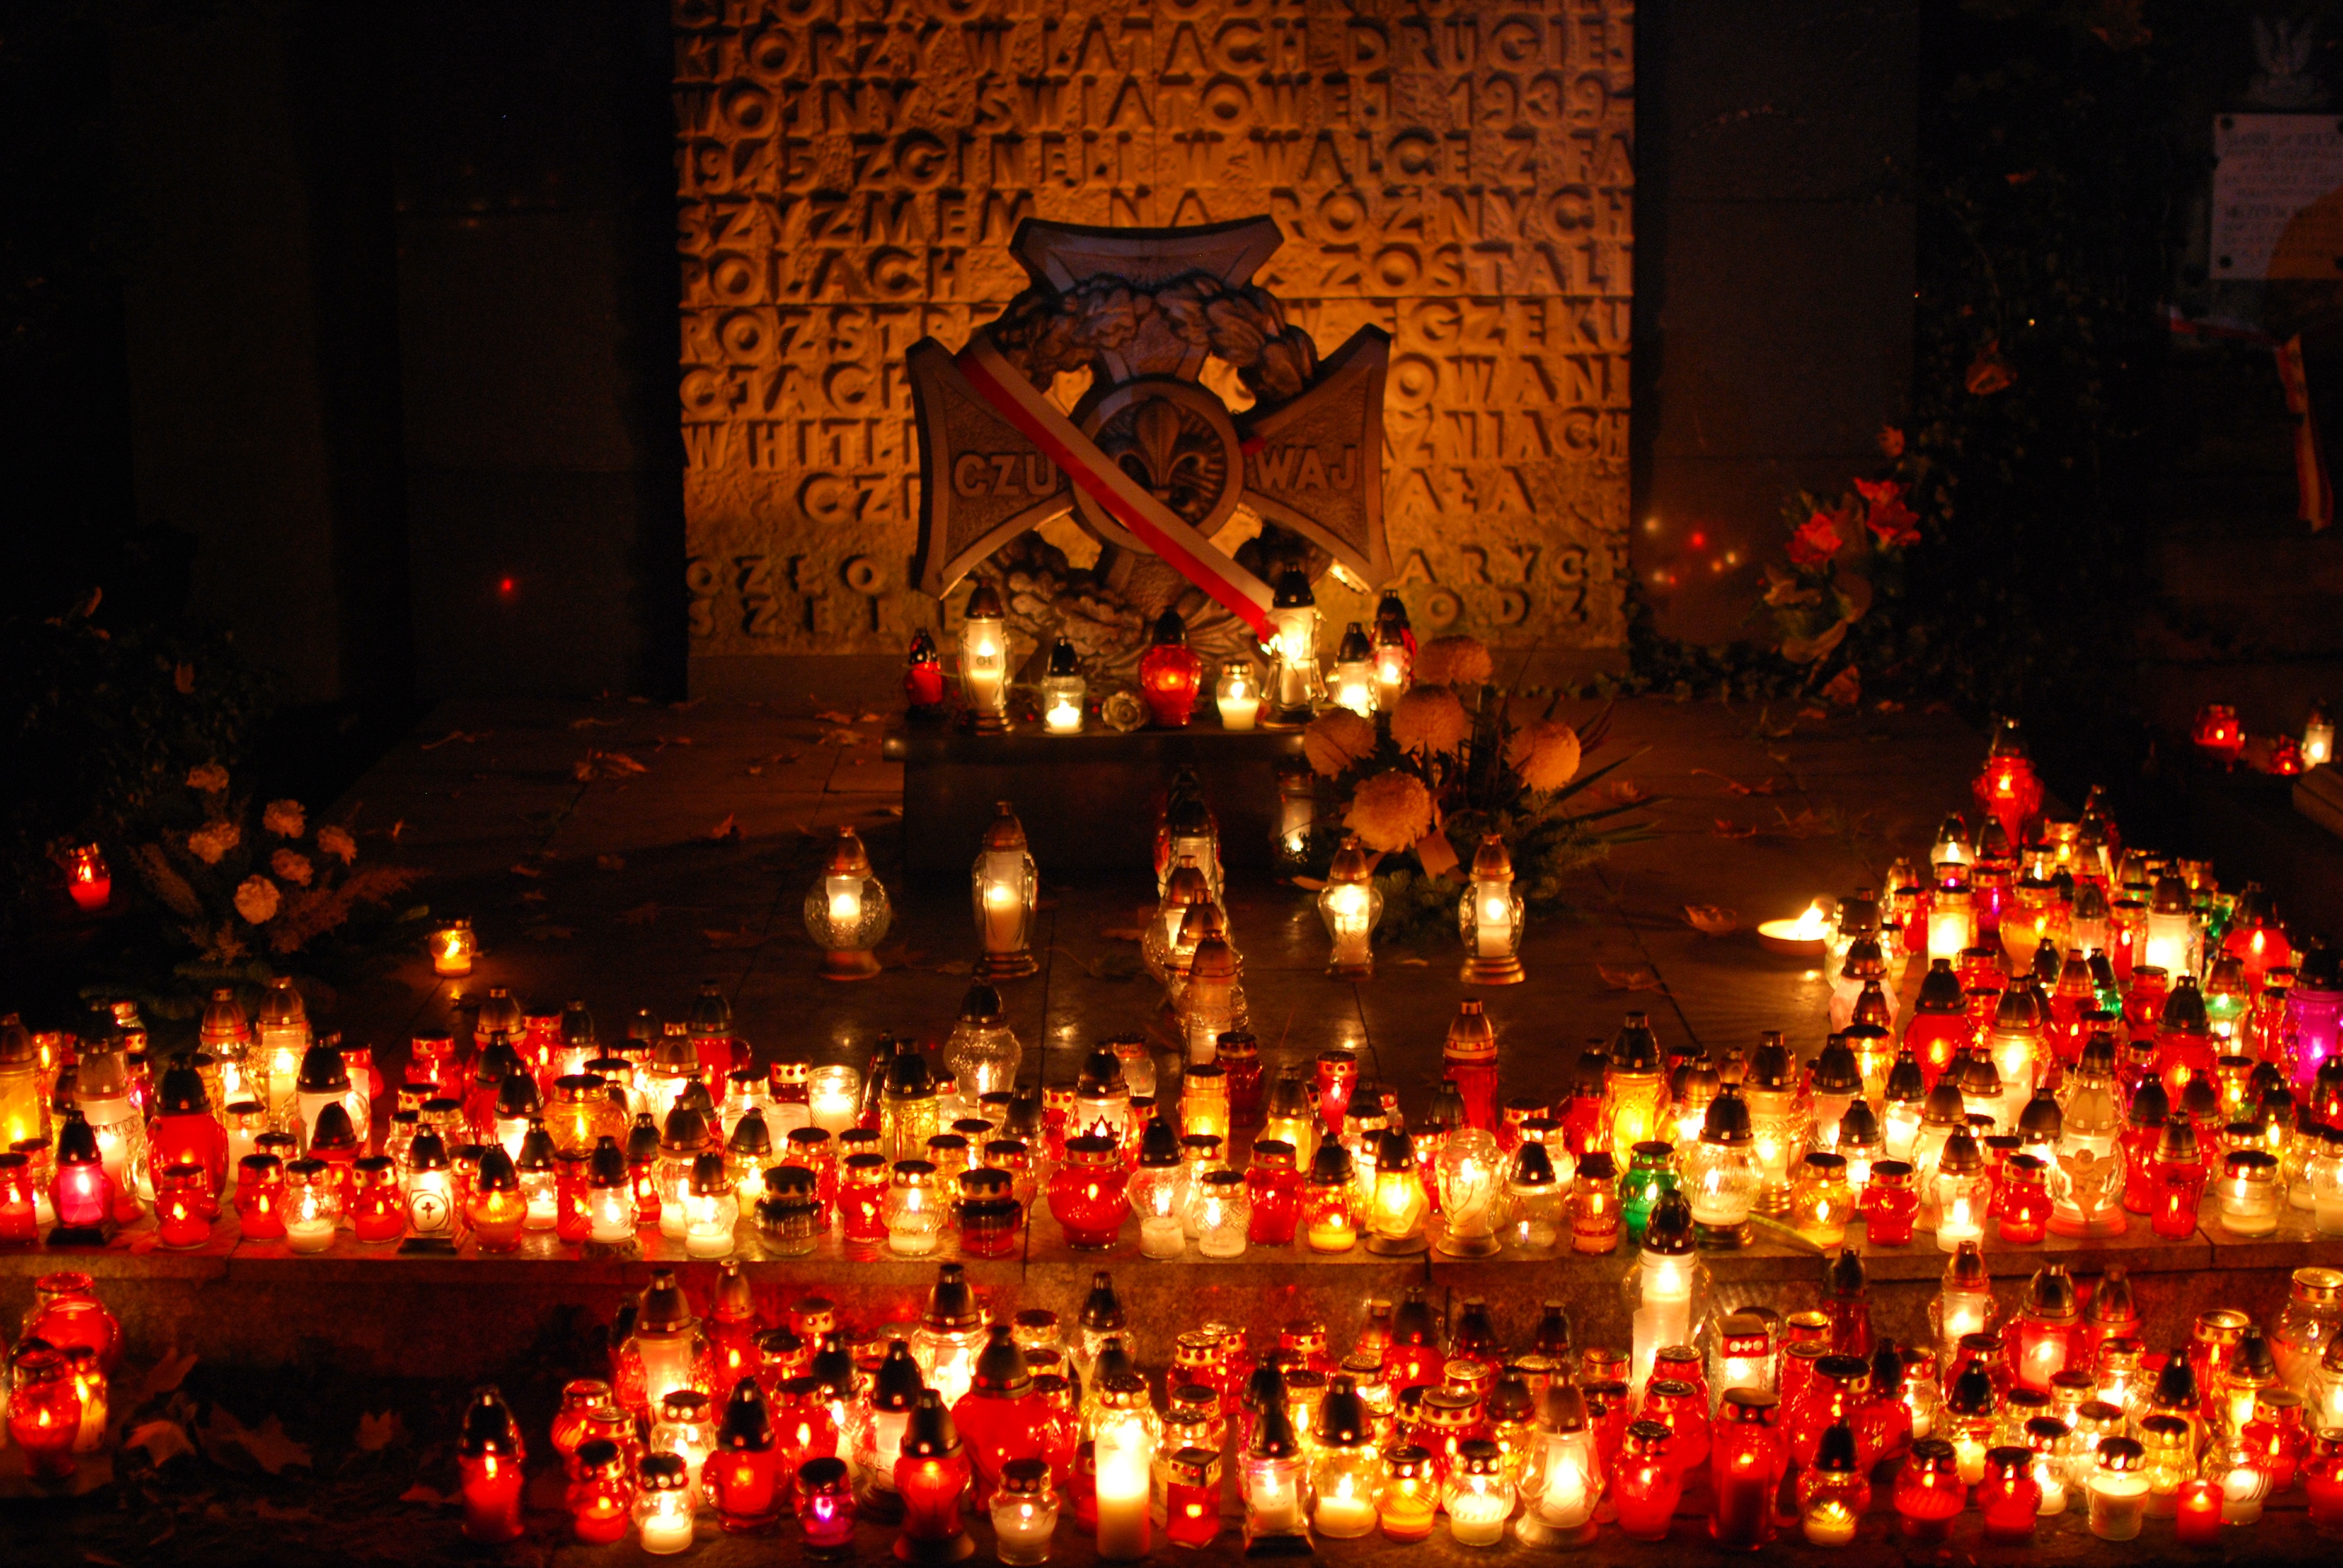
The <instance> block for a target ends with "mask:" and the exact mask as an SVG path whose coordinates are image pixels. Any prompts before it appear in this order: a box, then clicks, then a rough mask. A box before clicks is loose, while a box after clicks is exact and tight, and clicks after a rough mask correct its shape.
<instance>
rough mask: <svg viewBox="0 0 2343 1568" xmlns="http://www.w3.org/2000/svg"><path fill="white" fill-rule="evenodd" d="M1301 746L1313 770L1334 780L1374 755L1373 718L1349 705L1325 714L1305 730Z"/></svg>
mask: <svg viewBox="0 0 2343 1568" xmlns="http://www.w3.org/2000/svg"><path fill="white" fill-rule="evenodd" d="M1374 751H1375V726H1374V721H1373V720H1372V719H1362V718H1360V717H1359V716H1358V715H1357V714H1355V713H1353V712H1352V711H1351V710H1350V709H1346V708H1337V709H1332V711H1330V712H1327V713H1322V714H1321V715H1319V716H1318V717H1317V718H1315V719H1312V720H1311V721H1310V727H1309V728H1308V729H1304V730H1303V731H1302V752H1303V753H1304V754H1305V755H1306V756H1308V757H1309V759H1310V766H1311V767H1312V769H1316V770H1317V771H1318V772H1319V773H1320V774H1321V775H1322V776H1323V777H1325V778H1328V779H1332V778H1333V777H1334V776H1335V775H1336V774H1338V773H1341V772H1342V770H1343V769H1347V768H1349V767H1351V766H1352V765H1353V764H1354V763H1357V762H1359V761H1362V760H1363V759H1366V758H1369V757H1372V756H1373V755H1374Z"/></svg>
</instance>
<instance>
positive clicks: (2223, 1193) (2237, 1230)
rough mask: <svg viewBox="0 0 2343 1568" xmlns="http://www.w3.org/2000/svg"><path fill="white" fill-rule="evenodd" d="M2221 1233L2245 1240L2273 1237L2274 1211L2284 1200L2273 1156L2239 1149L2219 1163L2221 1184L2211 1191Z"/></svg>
mask: <svg viewBox="0 0 2343 1568" xmlns="http://www.w3.org/2000/svg"><path fill="white" fill-rule="evenodd" d="M2215 1192H2216V1200H2215V1201H2216V1203H2217V1207H2218V1209H2219V1211H2220V1216H2221V1229H2223V1230H2224V1231H2227V1232H2228V1233H2229V1234H2231V1235H2232V1236H2242V1237H2247V1238H2249V1239H2252V1238H2259V1237H2263V1236H2270V1235H2275V1234H2276V1233H2277V1232H2278V1211H2279V1210H2280V1209H2282V1208H2284V1207H2285V1204H2286V1197H2285V1193H2284V1191H2283V1190H2282V1189H2281V1187H2280V1186H2279V1183H2278V1158H2277V1156H2275V1155H2273V1154H2270V1153H2269V1152H2268V1151H2265V1150H2260V1149H2240V1150H2238V1151H2236V1152H2235V1153H2233V1154H2230V1155H2228V1156H2227V1157H2226V1158H2225V1159H2224V1160H2223V1161H2222V1162H2221V1181H2220V1185H2219V1186H2218V1187H2217V1189H2216V1190H2215Z"/></svg>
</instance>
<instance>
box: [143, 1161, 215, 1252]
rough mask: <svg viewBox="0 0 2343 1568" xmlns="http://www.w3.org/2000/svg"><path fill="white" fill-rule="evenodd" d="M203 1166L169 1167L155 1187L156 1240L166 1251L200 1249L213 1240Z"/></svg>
mask: <svg viewBox="0 0 2343 1568" xmlns="http://www.w3.org/2000/svg"><path fill="white" fill-rule="evenodd" d="M207 1197H208V1195H207V1194H206V1191H205V1187H204V1168H203V1167H202V1166H200V1165H172V1166H168V1167H166V1168H165V1170H164V1171H163V1172H162V1175H161V1176H160V1177H159V1178H158V1179H157V1180H156V1183H155V1232H156V1241H160V1242H161V1243H162V1244H163V1245H164V1246H166V1247H177V1248H190V1247H200V1246H202V1245H203V1244H204V1243H205V1242H206V1241H210V1240H211V1236H212V1221H211V1216H210V1215H209V1214H208V1213H207V1212H206V1210H207V1209H208V1208H209V1207H210V1204H209V1202H208V1201H207Z"/></svg>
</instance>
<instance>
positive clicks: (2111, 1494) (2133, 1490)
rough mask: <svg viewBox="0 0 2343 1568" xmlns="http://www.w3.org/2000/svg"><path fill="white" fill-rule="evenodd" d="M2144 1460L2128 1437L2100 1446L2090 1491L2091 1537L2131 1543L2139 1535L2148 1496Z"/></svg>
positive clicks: (2114, 1439)
mask: <svg viewBox="0 0 2343 1568" xmlns="http://www.w3.org/2000/svg"><path fill="white" fill-rule="evenodd" d="M2142 1457H2143V1456H2142V1453H2141V1450H2140V1445H2139V1444H2138V1443H2137V1442H2133V1441H2132V1440H2131V1439H2130V1438H2127V1437H2110V1438H2108V1439H2107V1440H2106V1441H2105V1442H2101V1443H2100V1444H2099V1448H2098V1461H2097V1464H2096V1465H2095V1466H2094V1467H2093V1469H2092V1472H2091V1479H2090V1483H2089V1489H2090V1494H2091V1533H2092V1534H2094V1535H2096V1536H2097V1537H2098V1538H2099V1539H2100V1540H2102V1541H2131V1540H2136V1539H2137V1537H2138V1535H2139V1531H2140V1523H2141V1521H2142V1520H2144V1519H2145V1518H2146V1517H2147V1494H2148V1478H2147V1474H2146V1473H2144V1471H2143V1469H2142Z"/></svg>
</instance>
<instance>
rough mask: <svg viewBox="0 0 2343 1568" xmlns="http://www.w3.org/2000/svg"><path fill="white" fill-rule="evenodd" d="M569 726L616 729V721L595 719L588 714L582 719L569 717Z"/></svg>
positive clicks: (574, 727) (575, 727) (572, 727)
mask: <svg viewBox="0 0 2343 1568" xmlns="http://www.w3.org/2000/svg"><path fill="white" fill-rule="evenodd" d="M569 728H570V729H618V720H617V719H596V718H593V717H592V716H590V715H589V716H588V717H587V718H584V719H571V720H570V721H569Z"/></svg>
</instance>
